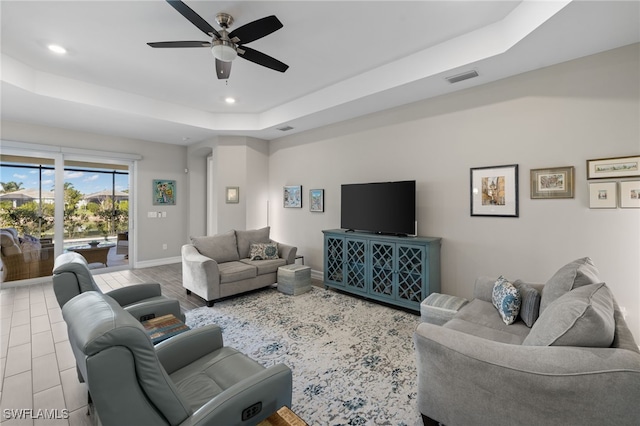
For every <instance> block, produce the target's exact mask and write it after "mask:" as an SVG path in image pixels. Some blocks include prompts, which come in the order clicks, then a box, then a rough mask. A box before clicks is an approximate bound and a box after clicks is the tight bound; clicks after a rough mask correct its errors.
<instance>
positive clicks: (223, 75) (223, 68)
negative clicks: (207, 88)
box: [216, 59, 231, 80]
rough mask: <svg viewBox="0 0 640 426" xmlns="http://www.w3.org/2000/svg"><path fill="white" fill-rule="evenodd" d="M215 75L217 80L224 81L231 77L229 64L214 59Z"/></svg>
mask: <svg viewBox="0 0 640 426" xmlns="http://www.w3.org/2000/svg"><path fill="white" fill-rule="evenodd" d="M216 75H217V76H218V80H226V79H228V78H229V75H231V62H223V61H221V60H220V59H216Z"/></svg>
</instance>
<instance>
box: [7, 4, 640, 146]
mask: <svg viewBox="0 0 640 426" xmlns="http://www.w3.org/2000/svg"><path fill="white" fill-rule="evenodd" d="M185 3H186V4H187V5H189V6H190V7H191V8H192V9H193V10H194V11H196V12H197V13H198V14H200V16H202V17H203V18H204V19H205V20H207V21H208V22H209V23H210V24H211V25H213V26H214V27H216V28H219V27H218V25H217V24H216V23H215V19H214V18H215V15H216V13H218V12H226V13H229V14H231V15H232V16H233V17H234V18H235V23H234V25H233V26H232V28H231V29H232V30H233V29H234V28H237V27H239V26H241V25H244V24H246V23H249V22H251V21H253V20H256V19H259V18H262V17H264V16H267V15H276V16H277V17H278V18H279V19H280V21H282V23H283V24H284V27H283V28H282V29H280V30H279V31H277V32H275V33H273V34H270V35H268V36H267V37H264V38H262V39H260V40H257V41H254V42H253V43H250V44H248V46H249V47H252V48H254V49H257V50H259V51H262V52H264V53H266V54H268V55H270V56H273V57H275V58H276V59H279V60H281V61H282V62H284V63H286V64H288V65H289V66H290V68H289V69H288V70H287V71H286V72H285V73H279V72H276V71H273V70H270V69H267V68H264V67H261V66H259V65H256V64H254V63H252V62H249V61H246V60H244V59H242V58H237V59H236V60H235V61H234V62H233V65H232V70H231V76H230V78H229V80H228V81H225V80H218V79H217V78H216V76H215V70H214V59H213V57H212V55H211V53H210V52H209V51H208V49H206V48H198V49H152V48H150V47H149V46H147V44H146V43H147V42H151V41H170V40H208V39H207V36H206V35H205V34H203V33H202V32H201V31H200V30H198V29H197V28H196V27H195V26H193V25H192V24H191V23H190V22H189V21H187V20H186V19H185V18H184V17H183V16H181V15H180V14H179V13H178V12H177V11H176V10H174V9H173V8H172V7H171V6H170V5H168V4H167V3H166V2H164V1H162V0H149V1H140V0H137V1H117V0H112V1H92V0H85V1H4V0H2V1H1V2H0V14H1V30H2V75H1V79H2V86H1V90H2V93H1V96H2V98H1V107H2V108H1V114H2V119H3V120H8V121H16V122H24V123H35V124H42V125H47V126H54V127H62V128H69V129H74V130H79V131H87V132H93V133H104V134H111V135H117V136H123V137H129V138H136V139H144V140H151V141H157V142H166V143H175V144H184V145H188V144H192V143H197V142H199V141H201V140H204V139H207V138H211V137H213V136H216V135H246V136H253V137H257V138H262V139H267V140H271V139H274V138H277V137H281V136H285V135H289V134H292V133H295V132H299V131H303V130H308V129H312V128H315V127H319V126H323V125H327V124H330V123H335V122H338V121H341V120H345V119H349V118H353V117H357V116H360V115H363V114H367V113H371V112H375V111H380V110H384V109H387V108H391V107H394V106H397V105H402V104H406V103H409V102H415V101H418V100H421V99H427V98H430V97H433V96H438V95H441V94H444V93H449V92H452V91H456V90H461V89H465V88H468V87H472V86H475V85H478V84H485V83H488V82H491V81H495V80H498V79H501V78H505V77H508V76H511V75H515V74H519V73H522V72H526V71H529V70H533V69H537V68H541V67H545V66H549V65H553V64H556V63H559V62H564V61H567V60H571V59H575V58H579V57H582V56H586V55H590V54H594V53H598V52H601V51H604V50H609V49H613V48H616V47H620V46H624V45H628V44H631V43H636V42H640V2H638V1H632V0H628V1H578V0H576V1H570V0H567V1H560V0H547V1H477V0H476V1H408V2H404V1H197V0H187V1H185ZM49 43H57V44H60V45H63V46H64V47H66V48H67V50H68V53H67V54H66V55H64V56H59V55H55V54H52V53H51V52H49V51H48V50H47V48H46V46H47V45H48V44H49ZM472 69H474V70H476V71H477V72H478V73H479V77H477V78H474V79H471V80H466V81H463V82H461V83H456V84H450V83H449V82H447V81H446V80H445V78H444V77H448V76H452V75H456V74H459V73H461V72H464V71H468V70H472ZM227 96H233V97H235V98H236V99H237V102H236V103H235V104H234V105H227V104H226V103H225V102H224V98H225V97H227ZM283 126H291V127H293V128H294V129H293V130H291V131H289V132H286V133H284V132H282V131H280V130H277V128H279V127H283Z"/></svg>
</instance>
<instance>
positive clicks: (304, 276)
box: [278, 264, 311, 296]
mask: <svg viewBox="0 0 640 426" xmlns="http://www.w3.org/2000/svg"><path fill="white" fill-rule="evenodd" d="M309 290H311V268H310V267H308V266H304V265H296V264H292V265H286V266H281V267H279V268H278V291H280V292H282V293H284V294H290V295H294V296H297V295H298V294H302V293H306V292H307V291H309Z"/></svg>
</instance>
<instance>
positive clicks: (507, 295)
mask: <svg viewBox="0 0 640 426" xmlns="http://www.w3.org/2000/svg"><path fill="white" fill-rule="evenodd" d="M491 296H492V297H491V299H492V301H493V306H495V308H496V309H497V310H498V312H499V313H500V316H501V317H502V321H504V323H505V324H507V325H509V324H513V323H514V321H515V320H516V318H517V317H518V312H520V293H518V289H517V288H515V287H514V286H513V284H511V283H510V282H509V281H508V280H507V279H506V278H504V277H503V276H502V275H500V277H499V278H498V280H497V281H496V283H495V284H494V285H493V293H492V295H491Z"/></svg>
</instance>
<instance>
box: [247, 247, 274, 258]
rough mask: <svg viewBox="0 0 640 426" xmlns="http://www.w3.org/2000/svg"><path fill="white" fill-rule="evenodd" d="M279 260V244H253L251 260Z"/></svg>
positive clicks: (250, 254)
mask: <svg viewBox="0 0 640 426" xmlns="http://www.w3.org/2000/svg"><path fill="white" fill-rule="evenodd" d="M277 258H278V243H253V244H251V249H250V250H249V259H250V260H271V259H277Z"/></svg>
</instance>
